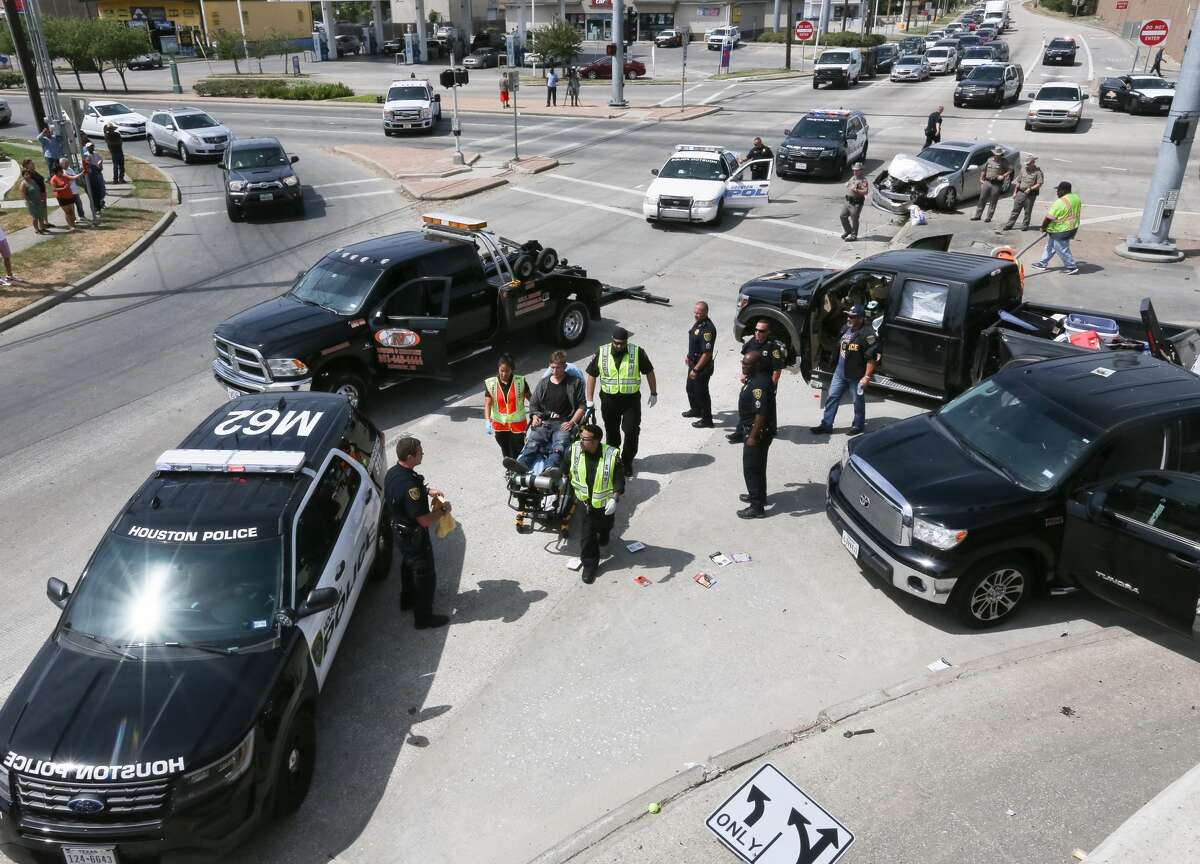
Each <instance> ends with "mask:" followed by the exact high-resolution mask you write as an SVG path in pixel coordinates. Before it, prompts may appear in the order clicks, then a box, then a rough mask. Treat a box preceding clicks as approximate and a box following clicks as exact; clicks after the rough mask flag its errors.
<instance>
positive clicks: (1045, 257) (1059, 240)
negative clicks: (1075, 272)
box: [1038, 234, 1075, 268]
mask: <svg viewBox="0 0 1200 864" xmlns="http://www.w3.org/2000/svg"><path fill="white" fill-rule="evenodd" d="M1056 252H1057V253H1058V257H1060V258H1062V262H1063V264H1065V265H1067V267H1068V268H1070V267H1074V266H1075V256H1073V255H1072V254H1071V241H1070V240H1068V239H1067V238H1066V237H1058V236H1057V235H1054V234H1047V235H1046V251H1045V252H1043V253H1042V260H1041V261H1039V262H1038V263H1039V264H1041V265H1042V266H1043V267H1045V266H1046V265H1047V264H1049V263H1050V259H1051V258H1053V257H1054V254H1055V253H1056Z"/></svg>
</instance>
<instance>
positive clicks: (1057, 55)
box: [1042, 36, 1075, 66]
mask: <svg viewBox="0 0 1200 864" xmlns="http://www.w3.org/2000/svg"><path fill="white" fill-rule="evenodd" d="M1057 64H1061V65H1064V66H1074V65H1075V40H1074V39H1068V38H1065V37H1062V36H1059V37H1058V38H1055V39H1051V40H1050V41H1049V42H1048V43H1047V44H1046V48H1045V50H1044V51H1042V65H1043V66H1052V65H1057Z"/></svg>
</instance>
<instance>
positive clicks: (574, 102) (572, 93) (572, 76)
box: [567, 66, 579, 108]
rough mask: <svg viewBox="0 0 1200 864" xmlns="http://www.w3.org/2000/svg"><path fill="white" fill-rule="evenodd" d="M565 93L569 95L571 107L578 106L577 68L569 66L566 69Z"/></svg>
mask: <svg viewBox="0 0 1200 864" xmlns="http://www.w3.org/2000/svg"><path fill="white" fill-rule="evenodd" d="M567 95H568V96H569V97H570V102H571V107H573V108H578V107H579V70H578V69H577V68H575V67H574V66H571V67H570V68H569V69H568V71H567Z"/></svg>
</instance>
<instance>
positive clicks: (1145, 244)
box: [1117, 8, 1200, 261]
mask: <svg viewBox="0 0 1200 864" xmlns="http://www.w3.org/2000/svg"><path fill="white" fill-rule="evenodd" d="M1198 28H1200V8H1197V10H1196V13H1195V14H1194V15H1193V16H1192V26H1191V31H1190V32H1191V36H1190V37H1189V38H1188V45H1187V50H1185V51H1184V52H1183V62H1182V64H1181V66H1180V69H1179V81H1178V83H1177V84H1176V85H1175V98H1174V99H1173V100H1172V101H1171V111H1170V113H1169V114H1168V115H1167V123H1166V126H1165V127H1164V130H1163V137H1162V143H1160V144H1159V145H1158V162H1157V163H1156V164H1155V166H1154V176H1153V177H1152V178H1151V179H1150V189H1149V191H1148V192H1147V194H1146V206H1145V208H1144V209H1143V210H1142V222H1141V224H1140V225H1139V226H1138V231H1137V234H1134V235H1132V236H1130V237H1129V238H1127V239H1126V242H1125V243H1124V244H1123V245H1121V246H1118V247H1117V254H1118V255H1123V256H1124V257H1126V258H1135V259H1137V260H1142V261H1182V260H1183V253H1182V252H1180V251H1179V249H1178V247H1176V245H1175V240H1174V239H1173V238H1172V237H1171V236H1170V232H1171V221H1172V220H1173V219H1174V217H1175V209H1176V207H1177V206H1178V204H1179V187H1180V186H1182V185H1183V175H1184V173H1185V172H1186V171H1187V163H1188V156H1189V155H1191V152H1192V141H1193V140H1194V139H1195V137H1196V123H1197V121H1198V120H1200V29H1198Z"/></svg>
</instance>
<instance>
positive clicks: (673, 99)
mask: <svg viewBox="0 0 1200 864" xmlns="http://www.w3.org/2000/svg"><path fill="white" fill-rule="evenodd" d="M707 83H708V82H707V81H701V82H700V83H699V84H693V85H692V86H691V87H689V88H687V90H685V91H684V92H683V94H682V95H684V96H686V95H687V94H688V93H691V92H692V91H693V90H695V89H696V88H697V87H703V86H704V85H705V84H707ZM678 98H679V96H668V97H667V98H666V99H664V100H662V101H661V102H655V103H654V107H655V108H661V107H662V106H664V105H666V104H667V103H668V102H674V101H675V100H676V99H678Z"/></svg>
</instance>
